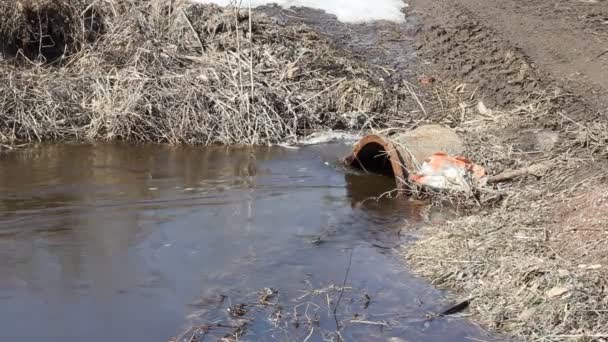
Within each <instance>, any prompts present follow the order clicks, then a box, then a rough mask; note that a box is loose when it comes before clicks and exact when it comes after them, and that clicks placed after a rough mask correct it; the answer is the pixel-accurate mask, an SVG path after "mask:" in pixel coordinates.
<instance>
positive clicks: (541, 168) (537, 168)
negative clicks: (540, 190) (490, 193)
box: [488, 164, 549, 184]
mask: <svg viewBox="0 0 608 342" xmlns="http://www.w3.org/2000/svg"><path fill="white" fill-rule="evenodd" d="M548 169H549V165H547V164H536V165H532V166H528V167H524V168H522V169H518V170H512V171H507V172H503V173H501V174H498V175H496V176H492V177H490V178H488V184H496V183H502V182H507V181H510V180H513V179H514V178H518V177H523V176H529V175H532V176H536V177H541V176H542V175H544V174H545V172H547V170H548Z"/></svg>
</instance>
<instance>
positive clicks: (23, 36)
mask: <svg viewBox="0 0 608 342" xmlns="http://www.w3.org/2000/svg"><path fill="white" fill-rule="evenodd" d="M0 13H1V14H0V41H2V42H3V45H2V46H0V48H1V51H2V53H1V54H0V56H2V57H0V79H1V82H2V86H0V143H3V144H15V143H21V142H37V141H48V140H104V141H105V140H126V141H142V142H166V143H174V144H177V143H192V144H216V143H221V144H267V143H278V142H285V141H293V140H295V139H297V137H298V135H300V134H301V133H302V132H305V131H306V130H310V129H319V128H342V129H361V128H363V127H368V128H369V127H370V126H372V125H380V126H382V125H384V124H388V123H387V121H388V119H387V118H392V119H394V118H395V117H396V113H399V112H400V101H399V95H395V94H397V93H399V91H397V92H395V91H394V89H393V88H392V85H391V86H390V87H389V86H388V85H386V84H384V83H383V82H382V81H381V80H380V78H379V77H377V73H378V72H379V71H378V70H377V69H373V68H371V67H369V66H367V65H365V64H362V63H359V62H357V61H355V60H354V59H353V58H351V57H350V56H349V55H348V53H346V52H345V51H342V50H339V49H336V48H334V47H332V46H331V44H330V43H328V42H327V41H326V40H324V39H323V38H322V37H321V36H319V35H318V34H317V33H315V32H314V31H313V30H312V29H310V28H309V27H307V26H304V25H290V26H281V25H278V24H277V23H276V22H275V21H274V20H273V19H272V18H269V17H267V16H264V15H262V14H257V13H255V12H253V13H251V12H250V11H249V9H247V8H241V9H234V8H226V9H224V8H219V7H215V6H211V5H192V4H189V3H188V2H186V1H174V0H153V1H139V0H132V1H120V2H104V1H101V2H100V1H93V0H76V1H69V2H66V1H58V0H20V1H4V2H2V4H0ZM403 93H404V94H406V92H405V90H404V91H403Z"/></svg>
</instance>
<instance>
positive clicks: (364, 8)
mask: <svg viewBox="0 0 608 342" xmlns="http://www.w3.org/2000/svg"><path fill="white" fill-rule="evenodd" d="M192 1H193V2H198V3H214V4H217V5H221V6H228V5H230V4H233V3H234V0H192ZM237 1H239V0H237ZM267 4H277V5H279V6H281V7H283V8H289V7H294V6H296V7H310V8H316V9H321V10H324V11H325V12H327V13H331V14H333V15H335V16H336V17H338V20H340V21H342V22H345V23H347V22H350V23H356V22H367V21H373V20H389V21H394V22H403V21H405V18H404V15H403V13H401V8H402V7H404V3H403V1H402V0H374V1H371V0H251V6H252V7H257V6H261V5H267ZM241 6H243V7H246V6H249V0H242V3H241Z"/></svg>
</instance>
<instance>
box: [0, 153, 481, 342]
mask: <svg viewBox="0 0 608 342" xmlns="http://www.w3.org/2000/svg"><path fill="white" fill-rule="evenodd" d="M347 150H348V149H347V147H346V146H344V145H341V144H330V145H315V146H306V147H301V148H299V149H287V148H280V147H272V148H257V149H252V148H220V147H217V148H194V147H189V148H186V147H184V148H172V147H164V146H129V145H89V146H87V145H52V146H41V147H37V148H32V149H30V150H24V151H20V152H14V153H9V154H4V155H0V175H1V176H0V318H1V319H0V341H57V342H76V341H78V342H82V341H87V342H96V341H99V342H102V341H103V342H107V341H160V342H163V341H168V340H169V339H171V338H172V337H174V336H177V335H179V334H180V332H181V331H185V330H187V329H188V328H189V327H198V330H196V332H197V333H198V337H199V340H211V341H213V340H217V338H220V337H223V336H225V335H233V336H234V335H235V334H237V335H240V336H239V340H241V341H267V340H273V341H277V340H278V341H302V340H305V339H306V338H307V337H308V341H322V340H323V338H325V339H327V340H329V339H330V338H332V337H333V338H334V340H335V341H337V340H338V333H337V332H336V331H338V332H339V334H340V335H341V336H342V338H344V339H345V340H347V341H387V340H388V339H390V338H391V337H400V338H402V339H403V340H405V341H469V338H473V337H480V336H482V332H481V331H480V330H479V329H478V328H477V327H475V326H473V325H472V324H469V323H466V321H464V320H462V319H458V318H454V317H443V318H435V319H429V317H430V316H429V315H428V314H429V313H432V312H438V311H440V310H441V308H443V307H445V305H446V304H447V302H446V300H445V299H444V298H443V294H442V293H441V292H440V291H438V290H434V289H432V288H431V287H430V286H429V285H428V284H427V283H426V282H424V281H422V280H420V279H418V278H416V277H414V276H412V275H411V274H410V273H408V270H407V268H406V266H405V264H404V262H403V260H402V258H401V257H400V256H399V254H398V251H399V248H398V247H397V248H395V247H396V246H397V245H398V244H399V243H402V242H407V241H409V240H411V239H412V238H413V236H414V234H415V232H416V227H418V226H419V225H420V220H421V208H419V207H415V206H412V205H410V204H408V202H407V201H403V200H396V199H390V198H384V199H380V200H376V199H373V198H372V197H374V196H378V195H380V194H382V193H383V192H385V191H387V190H389V189H390V188H391V187H392V182H391V180H389V179H385V178H382V177H377V176H366V175H356V174H350V173H348V172H345V171H344V170H342V169H341V168H340V167H339V166H338V163H337V159H338V157H339V156H341V155H344V154H345V153H346V152H347ZM343 285H344V286H343ZM264 293H266V295H261V294H264ZM188 339H189V338H188ZM486 339H487V338H486ZM191 340H192V341H194V340H195V339H191Z"/></svg>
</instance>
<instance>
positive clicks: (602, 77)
mask: <svg viewBox="0 0 608 342" xmlns="http://www.w3.org/2000/svg"><path fill="white" fill-rule="evenodd" d="M413 7H414V10H415V11H416V12H418V13H419V14H421V15H422V16H423V17H424V18H425V23H426V25H425V30H424V33H423V34H422V35H421V37H420V38H419V41H420V43H421V44H420V46H419V48H420V50H421V55H422V56H423V57H425V58H428V59H431V60H432V61H433V62H434V64H435V65H436V66H438V67H439V68H440V69H443V70H445V71H446V72H448V73H449V74H451V75H454V76H456V77H457V78H461V79H462V80H463V81H465V82H470V83H472V84H476V85H478V86H479V91H481V92H482V93H483V94H484V95H485V97H486V98H487V99H488V102H489V103H490V105H498V106H505V105H510V104H517V103H521V102H522V101H524V100H525V98H526V97H527V94H529V93H530V92H533V91H536V90H538V89H539V86H540V85H543V86H544V85H549V84H551V85H557V86H560V87H561V86H563V87H564V88H565V89H567V90H568V91H571V92H573V93H575V94H576V95H579V96H581V97H582V98H584V99H586V100H588V102H589V103H590V104H591V108H592V110H588V109H587V110H586V112H587V113H586V114H584V113H582V112H581V113H577V117H580V118H581V119H583V118H584V119H590V118H591V117H592V116H593V115H594V114H595V113H597V112H598V111H605V110H606V108H608V2H606V1H604V0H597V1H594V2H582V1H566V0H562V1H557V2H556V1H549V0H533V1H526V2H521V1H514V0H504V1H500V2H499V1H482V0H455V1H445V0H431V1H428V0H425V1H423V0H419V1H415V3H414V6H413ZM571 110H576V109H571ZM579 111H580V110H579Z"/></svg>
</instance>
